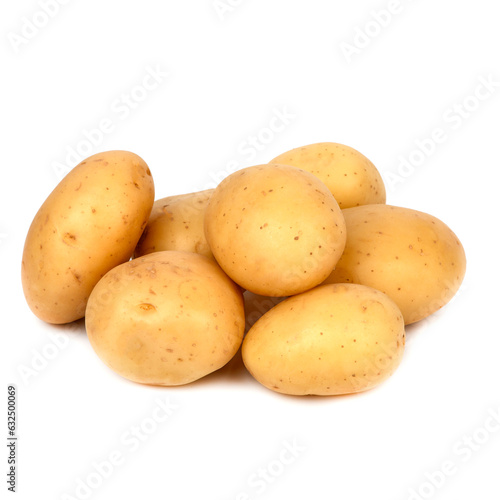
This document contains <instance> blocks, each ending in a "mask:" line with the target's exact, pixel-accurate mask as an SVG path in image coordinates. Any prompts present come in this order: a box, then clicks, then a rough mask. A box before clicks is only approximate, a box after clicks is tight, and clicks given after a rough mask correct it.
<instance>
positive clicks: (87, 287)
mask: <svg viewBox="0 0 500 500" xmlns="http://www.w3.org/2000/svg"><path fill="white" fill-rule="evenodd" d="M153 201H154V184H153V178H152V177H151V172H150V171H149V168H148V166H147V165H146V163H145V162H144V160H142V158H140V157H139V156H137V155H136V154H134V153H130V152H128V151H108V152H105V153H99V154H96V155H94V156H91V157H90V158H87V159H86V160H85V161H82V162H81V163H80V164H79V165H77V166H76V167H75V168H73V170H71V171H70V172H69V173H68V175H66V177H65V178H64V179H63V180H62V181H61V182H60V183H59V184H58V185H57V186H56V188H55V189H54V191H52V193H51V194H50V195H49V197H48V198H47V199H46V200H45V202H44V203H43V205H42V206H41V207H40V210H39V211H38V213H37V214H36V216H35V218H34V220H33V222H32V224H31V227H30V228H29V231H28V235H27V237H26V242H25V246H24V253H23V259H22V283H23V289H24V294H25V297H26V300H27V302H28V305H29V307H30V308H31V310H32V311H33V312H34V313H35V314H36V316H38V317H39V318H40V319H42V320H44V321H47V322H49V323H68V322H70V321H74V320H77V319H79V318H82V317H83V315H84V313H85V306H86V304H87V300H88V297H89V295H90V292H91V291H92V288H93V287H94V286H95V284H96V283H97V282H98V281H99V279H100V278H101V277H102V276H103V275H104V274H105V273H106V272H107V271H109V270H110V269H112V268H113V267H115V266H117V265H118V264H121V263H122V262H125V261H127V260H128V259H130V256H131V255H132V253H133V251H134V248H135V246H136V245H137V241H138V240H139V237H140V236H141V233H142V230H143V229H144V226H145V225H146V222H147V220H148V217H149V214H150V212H151V208H152V206H153Z"/></svg>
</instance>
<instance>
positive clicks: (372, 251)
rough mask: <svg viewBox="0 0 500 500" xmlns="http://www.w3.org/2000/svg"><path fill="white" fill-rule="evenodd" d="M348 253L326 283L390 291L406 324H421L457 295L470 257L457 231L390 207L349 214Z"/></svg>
mask: <svg viewBox="0 0 500 500" xmlns="http://www.w3.org/2000/svg"><path fill="white" fill-rule="evenodd" d="M343 213H344V217H345V220H346V224H347V244H346V247H345V251H344V254H343V255H342V258H341V259H340V261H339V262H338V264H337V267H336V268H335V270H334V271H333V272H332V274H331V275H330V276H329V277H328V278H327V279H326V280H325V283H360V284H362V285H367V286H371V287H373V288H376V289H378V290H381V291H383V292H385V293H386V294H387V295H389V297H391V298H392V300H394V302H395V303H396V304H397V305H398V307H399V308H400V309H401V312H402V313H403V316H404V319H405V323H406V324H410V323H414V322H415V321H419V320H421V319H423V318H425V317H427V316H429V315H430V314H432V313H433V312H435V311H437V310H438V309H440V308H441V307H443V306H444V305H445V304H446V303H447V302H449V300H450V299H451V298H452V297H453V295H455V293H456V292H457V290H458V289H459V287H460V284H461V283H462V280H463V278H464V275H465V267H466V259H465V252H464V249H463V247H462V244H461V243H460V241H459V239H458V238H457V236H456V235H455V234H454V233H453V232H452V231H451V229H450V228H449V227H448V226H447V225H446V224H444V223H443V222H441V221H440V220H439V219H437V218H436V217H433V216H432V215H429V214H426V213H423V212H418V211H416V210H411V209H409V208H402V207H394V206H390V205H366V206H363V207H355V208H349V209H347V210H343Z"/></svg>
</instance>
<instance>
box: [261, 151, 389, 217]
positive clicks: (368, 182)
mask: <svg viewBox="0 0 500 500" xmlns="http://www.w3.org/2000/svg"><path fill="white" fill-rule="evenodd" d="M270 163H280V164H284V165H292V166H294V167H299V168H302V169H304V170H307V171H308V172H311V173H312V174H314V175H315V176H317V177H318V178H319V179H321V181H323V182H324V184H325V185H326V186H327V187H328V189H329V190H330V191H331V192H332V194H333V196H335V199H336V200H337V202H338V204H339V206H340V208H349V207H356V206H358V205H368V204H370V203H385V186H384V181H383V180H382V177H381V176H380V173H379V171H378V170H377V168H376V167H375V165H374V164H373V163H372V162H371V161H370V160H369V159H368V158H367V157H366V156H364V155H362V154H361V153H360V152H359V151H356V150H355V149H353V148H351V147H349V146H344V145H343V144H337V143H335V142H320V143H318V144H310V145H308V146H303V147H300V148H295V149H292V150H291V151H287V152H286V153H283V154H281V155H279V156H278V157H276V158H274V159H273V160H271V162H270Z"/></svg>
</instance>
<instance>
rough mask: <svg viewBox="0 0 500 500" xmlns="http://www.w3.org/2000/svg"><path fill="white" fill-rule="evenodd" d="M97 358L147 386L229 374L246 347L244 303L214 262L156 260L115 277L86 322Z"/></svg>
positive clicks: (93, 299)
mask: <svg viewBox="0 0 500 500" xmlns="http://www.w3.org/2000/svg"><path fill="white" fill-rule="evenodd" d="M85 319H86V328H87V334H88V337H89V340H90V343H91V345H92V347H93V348H94V350H95V352H96V353H97V355H98V356H99V357H100V358H101V359H102V361H104V363H106V365H108V366H109V367H110V368H111V369H112V370H114V371H115V372H116V373H118V374H119V375H121V376H123V377H125V378H127V379H129V380H132V381H134V382H139V383H143V384H153V385H181V384H187V383H189V382H192V381H194V380H197V379H199V378H201V377H203V376H205V375H207V374H209V373H211V372H213V371H215V370H217V369H219V368H221V367H222V366H224V365H225V364H226V363H227V362H228V361H229V360H230V359H231V358H232V357H233V356H234V354H235V353H236V352H237V351H238V349H239V347H240V345H241V341H242V339H243V332H244V328H245V313H244V309H243V297H242V294H241V292H240V290H239V289H238V288H237V287H236V285H235V284H234V283H233V282H232V281H231V280H230V279H229V278H228V277H227V276H226V275H225V274H224V273H223V271H222V270H221V269H220V267H219V266H218V265H217V264H216V263H215V262H214V261H213V260H212V259H209V258H207V257H204V256H202V255H199V254H195V253H188V252H174V251H165V252H155V253H151V254H149V255H146V256H144V257H139V258H137V259H134V260H131V261H129V262H126V263H125V264H122V265H121V266H118V267H116V268H114V269H112V270H111V271H109V272H108V273H107V274H106V275H105V276H104V277H103V278H102V279H101V281H99V283H98V284H97V286H96V287H95V288H94V290H93V291H92V294H91V295H90V299H89V302H88V306H87V312H86V315H85Z"/></svg>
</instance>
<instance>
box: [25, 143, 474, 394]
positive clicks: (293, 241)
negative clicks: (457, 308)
mask: <svg viewBox="0 0 500 500" xmlns="http://www.w3.org/2000/svg"><path fill="white" fill-rule="evenodd" d="M385 202H386V193H385V188H384V183H383V181H382V178H381V176H380V174H379V172H378V171H377V169H376V168H375V166H374V165H373V163H371V162H370V161H369V160H368V159H367V158H366V157H365V156H363V155H362V154H361V153H359V152H358V151H356V150H354V149H352V148H350V147H348V146H344V145H341V144H336V143H319V144H312V145H309V146H305V147H301V148H297V149H293V150H291V151H289V152H287V153H284V154H282V155H280V156H278V157H277V158H274V159H273V160H272V161H271V162H270V163H269V164H267V165H257V166H253V167H248V168H244V169H242V170H238V171H236V172H235V173H233V174H231V175H229V176H228V177H227V178H226V179H224V180H223V181H222V182H221V183H220V184H219V185H218V186H217V187H216V188H215V189H212V190H207V191H202V192H198V193H191V194H185V195H178V196H169V197H167V198H162V199H158V200H156V201H154V183H153V178H152V176H151V172H150V170H149V168H148V166H147V165H146V163H145V162H144V161H143V160H142V159H141V158H140V157H139V156H137V155H135V154H133V153H129V152H126V151H109V152H104V153H100V154H97V155H94V156H91V157H90V158H88V159H86V160H85V161H83V162H81V163H80V164H79V165H78V166H76V167H75V168H74V169H73V170H72V171H71V172H70V173H69V174H68V175H67V176H66V177H65V178H64V179H63V180H62V181H61V182H60V183H59V185H58V186H57V187H56V188H55V189H54V191H53V192H52V193H51V194H50V196H49V197H48V198H47V200H46V201H45V202H44V204H43V205H42V207H41V208H40V210H39V211H38V213H37V214H36V216H35V218H34V220H33V222H32V224H31V227H30V229H29V232H28V235H27V238H26V243H25V247H24V254H23V260H22V282H23V289H24V293H25V296H26V300H27V302H28V304H29V306H30V308H31V310H32V311H33V312H34V313H35V314H36V316H38V317H39V318H40V319H42V320H44V321H46V322H49V323H55V324H61V323H68V322H71V321H75V320H77V319H79V318H82V317H83V316H85V324H86V329H87V334H88V338H89V340H90V343H91V345H92V347H93V348H94V350H95V352H96V353H97V355H98V356H99V357H100V358H101V359H102V360H103V361H104V362H105V363H106V364H107V365H108V366H109V367H110V368H111V369H112V370H114V371H115V372H117V373H119V374H120V375H122V376H123V377H126V378H127V379H130V380H133V381H135V382H139V383H144V384H153V385H164V386H171V385H181V384H186V383H189V382H192V381H194V380H197V379H199V378H201V377H203V376H205V375H207V374H209V373H211V372H213V371H215V370H217V369H219V368H221V367H222V366H224V365H225V364H226V363H227V362H228V361H229V360H231V359H232V358H233V356H234V355H235V354H236V353H237V352H238V351H239V349H240V347H241V354H242V358H243V362H244V364H245V366H246V368H247V369H248V371H249V372H250V373H251V374H252V376H253V377H254V378H255V379H256V380H258V381H259V382H260V383H261V384H263V385H264V386H266V387H268V388H269V389H272V390H274V391H277V392H281V393H285V394H294V395H306V394H316V395H336V394H348V393H354V392H360V391H364V390H367V389H370V388H372V387H375V386H376V385H378V384H380V383H381V382H382V381H383V380H385V379H387V378H388V377H389V376H390V375H391V374H392V373H393V372H394V371H395V370H396V368H397V367H398V365H399V364H400V361H401V359H402V356H403V352H404V346H405V325H408V324H410V323H414V322H416V321H419V320H421V319H423V318H426V317H427V316H429V315H430V314H432V313H434V312H435V311H437V310H438V309H440V308H441V307H442V306H444V305H445V304H446V303H447V302H448V301H449V300H450V299H451V298H452V297H453V295H454V294H455V293H456V292H457V290H458V288H459V287H460V284H461V282H462V280H463V278H464V274H465V266H466V259H465V253H464V250H463V247H462V245H461V243H460V241H459V240H458V238H457V237H456V236H455V234H454V233H453V232H452V231H451V230H450V229H449V228H448V226H446V225H445V224H444V223H443V222H441V221H440V220H438V219H437V218H435V217H433V216H431V215H428V214H425V213H422V212H418V211H416V210H410V209H407V208H401V207H395V206H390V205H386V204H385ZM131 257H132V258H131Z"/></svg>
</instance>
